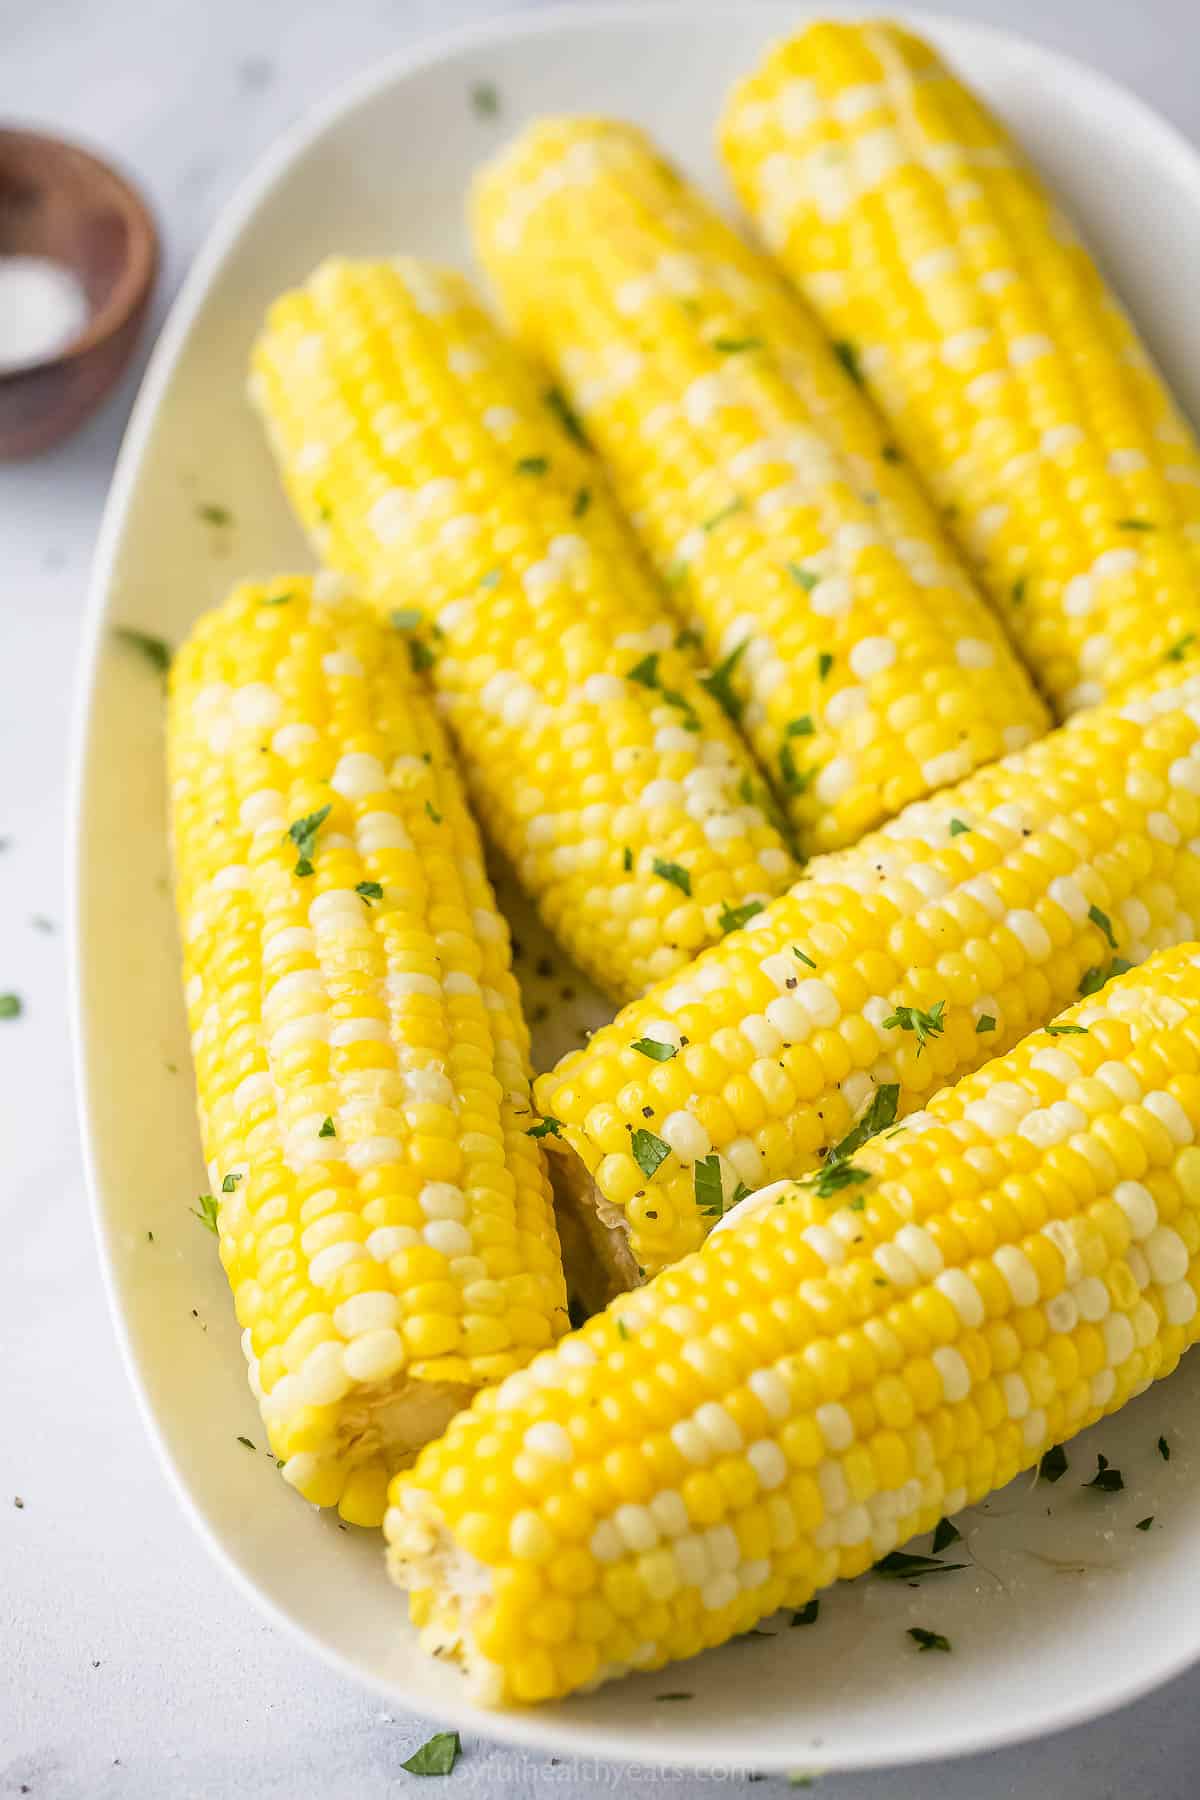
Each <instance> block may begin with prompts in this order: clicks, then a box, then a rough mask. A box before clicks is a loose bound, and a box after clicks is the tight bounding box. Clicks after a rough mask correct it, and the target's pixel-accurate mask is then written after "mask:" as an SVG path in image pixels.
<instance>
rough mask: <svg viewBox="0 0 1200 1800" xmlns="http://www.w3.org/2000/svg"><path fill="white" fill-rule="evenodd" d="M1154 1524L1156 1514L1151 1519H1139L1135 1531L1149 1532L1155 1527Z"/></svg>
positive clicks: (1151, 1515)
mask: <svg viewBox="0 0 1200 1800" xmlns="http://www.w3.org/2000/svg"><path fill="white" fill-rule="evenodd" d="M1153 1523H1154V1514H1153V1513H1151V1514H1150V1516H1149V1518H1146V1519H1139V1520H1138V1522H1137V1524H1136V1525H1135V1526H1134V1528H1133V1529H1134V1530H1135V1531H1149V1529H1150V1527H1151V1526H1152V1525H1153Z"/></svg>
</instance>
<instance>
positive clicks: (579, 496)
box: [571, 487, 592, 519]
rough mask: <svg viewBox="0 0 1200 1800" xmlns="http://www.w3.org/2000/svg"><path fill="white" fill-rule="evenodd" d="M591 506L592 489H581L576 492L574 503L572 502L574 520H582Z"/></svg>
mask: <svg viewBox="0 0 1200 1800" xmlns="http://www.w3.org/2000/svg"><path fill="white" fill-rule="evenodd" d="M591 504H592V490H591V488H585V487H581V488H579V489H578V490H577V491H576V494H575V498H574V500H572V502H571V517H572V518H573V519H582V517H583V515H584V513H585V512H586V511H587V509H588V507H589V506H590V505H591Z"/></svg>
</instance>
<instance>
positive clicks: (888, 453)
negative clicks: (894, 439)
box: [879, 444, 904, 463]
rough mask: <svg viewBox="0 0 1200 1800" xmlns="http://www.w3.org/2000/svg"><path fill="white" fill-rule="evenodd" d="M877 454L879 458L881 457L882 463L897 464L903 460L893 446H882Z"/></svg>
mask: <svg viewBox="0 0 1200 1800" xmlns="http://www.w3.org/2000/svg"><path fill="white" fill-rule="evenodd" d="M879 454H880V456H882V458H883V460H884V462H887V463H898V462H903V461H904V458H903V457H902V456H901V454H900V452H899V450H897V448H896V446H895V444H885V445H884V446H883V448H882V450H880V452H879Z"/></svg>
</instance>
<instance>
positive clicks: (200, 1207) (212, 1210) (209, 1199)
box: [188, 1194, 221, 1237]
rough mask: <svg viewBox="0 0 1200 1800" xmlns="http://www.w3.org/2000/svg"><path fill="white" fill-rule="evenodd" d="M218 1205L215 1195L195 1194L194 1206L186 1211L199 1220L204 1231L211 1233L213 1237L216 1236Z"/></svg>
mask: <svg viewBox="0 0 1200 1800" xmlns="http://www.w3.org/2000/svg"><path fill="white" fill-rule="evenodd" d="M220 1204H221V1203H220V1201H219V1200H218V1199H217V1197H216V1195H215V1194H197V1196H196V1204H195V1206H193V1207H190V1208H189V1209H188V1210H189V1211H190V1212H191V1215H192V1217H193V1218H194V1219H199V1221H200V1223H201V1224H202V1225H203V1227H204V1229H205V1231H211V1232H212V1234H213V1236H214V1237H216V1235H217V1212H218V1210H219V1208H220Z"/></svg>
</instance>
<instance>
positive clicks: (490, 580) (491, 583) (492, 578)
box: [479, 569, 500, 588]
mask: <svg viewBox="0 0 1200 1800" xmlns="http://www.w3.org/2000/svg"><path fill="white" fill-rule="evenodd" d="M499 579H500V571H499V569H489V570H488V572H487V574H486V575H481V576H480V578H479V585H480V587H481V588H494V587H495V586H496V583H497V582H498V581H499Z"/></svg>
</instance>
